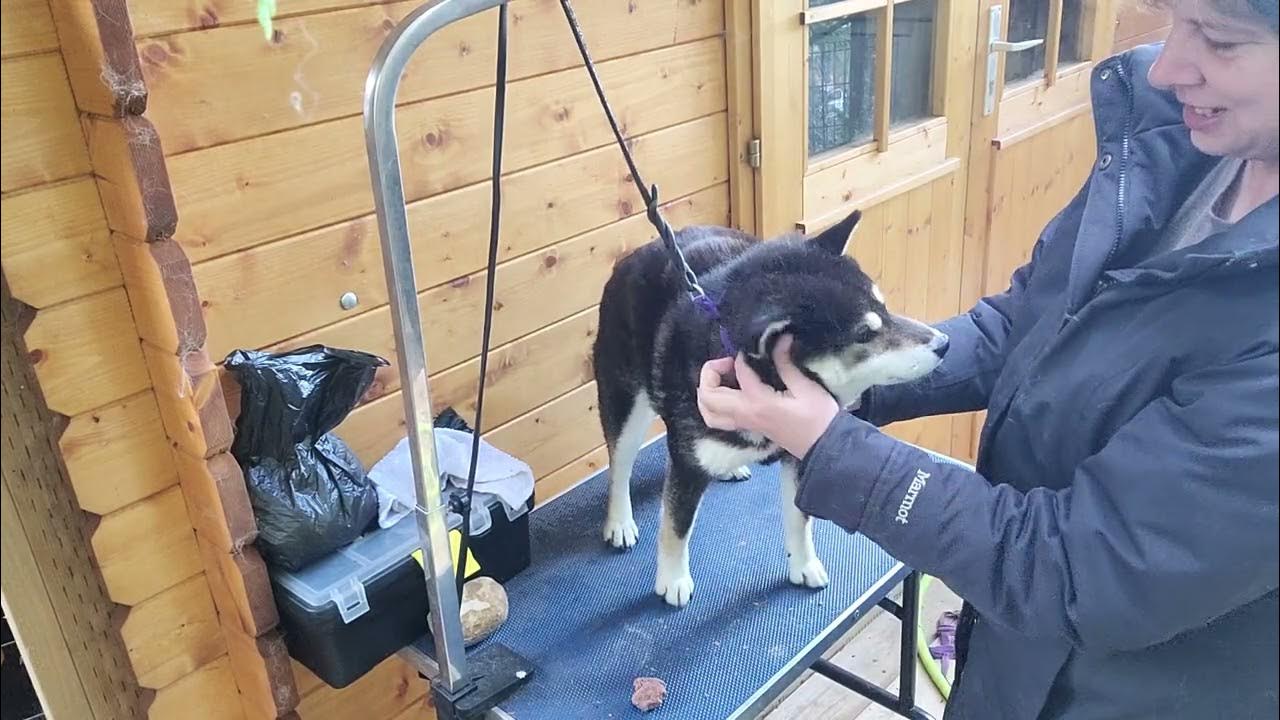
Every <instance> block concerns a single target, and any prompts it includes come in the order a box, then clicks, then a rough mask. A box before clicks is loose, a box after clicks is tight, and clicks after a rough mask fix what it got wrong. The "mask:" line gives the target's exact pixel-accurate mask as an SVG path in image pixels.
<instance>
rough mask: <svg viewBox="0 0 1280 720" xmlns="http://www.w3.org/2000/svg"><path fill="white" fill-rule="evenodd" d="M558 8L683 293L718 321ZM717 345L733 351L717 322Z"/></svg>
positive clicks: (570, 15)
mask: <svg viewBox="0 0 1280 720" xmlns="http://www.w3.org/2000/svg"><path fill="white" fill-rule="evenodd" d="M560 7H561V8H563V9H564V17H565V20H567V21H568V22H569V29H571V30H573V39H574V41H575V42H576V43H577V44H578V52H579V53H580V54H581V55H582V62H583V64H584V65H585V66H586V68H587V74H589V75H590V76H591V84H592V85H593V86H595V89H596V97H598V98H600V107H601V108H603V109H604V114H605V117H606V118H608V119H609V127H611V128H613V137H614V139H615V140H617V142H618V147H619V148H621V149H622V157H623V158H624V159H625V160H626V161H627V169H628V170H630V171H631V179H632V181H634V182H635V184H636V189H637V190H639V191H640V197H641V198H643V199H644V205H645V214H646V215H647V216H648V218H649V223H650V224H652V225H653V227H654V229H656V230H657V231H658V235H659V237H661V238H662V244H663V245H664V246H665V247H666V248H667V254H668V255H670V256H671V261H672V262H673V263H674V265H675V267H676V268H678V269H679V270H680V271H681V273H682V274H683V275H684V285H685V292H687V293H689V298H690V299H691V300H693V304H694V305H695V306H696V307H697V308H698V309H699V310H701V311H702V313H703V314H704V315H706V316H707V317H708V318H710V319H711V320H713V321H715V322H716V323H717V324H719V323H720V310H719V308H718V307H717V306H716V303H715V301H714V300H712V299H711V298H710V297H709V296H708V295H707V293H706V292H705V291H704V290H703V289H702V285H700V284H699V283H698V276H697V274H696V273H694V272H693V268H691V267H689V263H688V261H686V260H685V257H684V253H683V252H681V251H680V247H679V246H678V245H676V239H675V233H673V232H672V231H671V226H670V225H668V224H667V221H666V218H664V217H662V211H661V210H660V209H659V208H658V186H657V185H654V186H652V190H650V189H649V187H647V186H646V185H645V184H644V181H643V180H641V179H640V170H639V169H637V168H636V163H635V160H633V159H632V157H631V148H629V147H627V142H626V140H624V139H623V137H622V131H621V130H619V129H618V121H617V120H616V119H615V118H614V116H613V109H612V108H610V107H609V101H608V100H606V99H605V96H604V88H602V87H601V86H600V78H599V76H598V75H596V66H595V63H594V62H592V61H591V54H590V53H589V52H588V51H587V43H586V41H585V40H584V39H583V37H582V28H581V27H580V26H579V25H578V18H577V16H576V15H574V12H573V6H572V5H571V4H570V3H569V0H560ZM720 344H721V345H723V346H724V351H725V353H726V354H728V355H729V356H730V357H732V356H733V355H734V354H736V350H735V349H734V347H733V342H732V341H731V340H730V339H729V333H728V331H726V330H725V328H724V325H720Z"/></svg>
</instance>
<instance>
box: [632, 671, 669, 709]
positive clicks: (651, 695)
mask: <svg viewBox="0 0 1280 720" xmlns="http://www.w3.org/2000/svg"><path fill="white" fill-rule="evenodd" d="M632 686H633V687H634V688H635V692H633V693H632V694H631V704H632V705H635V706H636V707H637V708H640V709H641V710H643V711H644V712H649V711H650V710H653V709H654V708H656V707H658V706H660V705H662V701H663V700H666V699H667V684H666V683H664V682H663V681H662V680H660V679H658V678H655V677H638V678H636V679H635V682H633V683H632Z"/></svg>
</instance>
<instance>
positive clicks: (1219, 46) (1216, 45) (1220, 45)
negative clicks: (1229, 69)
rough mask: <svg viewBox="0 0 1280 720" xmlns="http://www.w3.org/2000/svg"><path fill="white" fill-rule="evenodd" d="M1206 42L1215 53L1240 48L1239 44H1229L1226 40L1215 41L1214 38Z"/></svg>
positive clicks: (1207, 39)
mask: <svg viewBox="0 0 1280 720" xmlns="http://www.w3.org/2000/svg"><path fill="white" fill-rule="evenodd" d="M1204 41H1205V43H1206V44H1208V46H1209V48H1210V49H1211V50H1213V51H1214V52H1230V51H1232V50H1235V49H1236V48H1238V47H1240V43H1237V42H1228V41H1225V40H1214V39H1213V38H1209V37H1206V38H1205V39H1204Z"/></svg>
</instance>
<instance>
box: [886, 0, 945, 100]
mask: <svg viewBox="0 0 1280 720" xmlns="http://www.w3.org/2000/svg"><path fill="white" fill-rule="evenodd" d="M936 11H937V1H936V0H911V2H904V3H899V4H898V5H896V6H894V8H893V67H891V68H890V69H889V74H890V76H891V77H890V81H889V89H890V99H889V124H890V125H901V124H903V123H908V122H911V121H913V120H920V119H922V118H926V117H929V116H930V115H932V114H933V113H932V112H930V109H931V108H930V107H929V106H930V104H931V103H930V97H931V93H932V84H933V49H934V47H935V43H934V41H933V40H934V17H936V14H935V13H936Z"/></svg>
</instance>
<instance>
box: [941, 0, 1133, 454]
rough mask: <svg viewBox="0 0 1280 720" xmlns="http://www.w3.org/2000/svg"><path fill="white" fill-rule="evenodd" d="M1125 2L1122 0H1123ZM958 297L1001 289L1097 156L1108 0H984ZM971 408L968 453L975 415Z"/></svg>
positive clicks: (967, 299)
mask: <svg viewBox="0 0 1280 720" xmlns="http://www.w3.org/2000/svg"><path fill="white" fill-rule="evenodd" d="M1120 1H1121V2H1125V1H1127V0H1120ZM977 5H978V6H979V9H980V10H979V12H980V18H979V23H980V24H979V38H978V43H977V45H978V47H977V63H976V65H975V69H976V75H975V78H974V81H975V82H974V102H973V105H972V111H973V123H972V134H971V136H970V152H969V163H968V178H967V184H968V195H967V202H966V205H967V208H966V212H965V223H966V228H965V232H966V235H968V236H969V237H970V238H971V239H972V240H973V242H971V243H969V245H968V246H967V250H968V252H967V255H966V259H965V263H966V267H969V268H974V271H973V272H967V273H966V274H965V276H964V281H965V285H964V287H963V289H962V291H961V295H962V302H963V303H964V304H965V305H966V306H968V305H971V304H972V303H973V302H974V301H976V300H977V299H978V298H979V297H981V296H982V295H986V294H989V293H996V292H1000V291H1001V290H1003V289H1005V288H1006V287H1008V284H1009V280H1010V276H1011V275H1012V273H1013V271H1014V270H1016V269H1017V268H1018V267H1019V266H1020V265H1022V264H1023V263H1025V262H1026V261H1027V259H1029V257H1030V255H1031V250H1032V247H1033V246H1034V244H1035V241H1036V239H1037V238H1038V237H1039V235H1040V232H1041V231H1042V230H1043V228H1044V227H1045V225H1046V224H1047V223H1048V222H1049V220H1050V219H1052V217H1053V216H1054V215H1056V214H1057V213H1058V211H1060V210H1061V209H1062V208H1063V207H1064V206H1065V205H1066V204H1067V203H1068V202H1069V201H1070V200H1071V198H1072V197H1073V196H1074V195H1075V194H1076V192H1077V191H1078V190H1079V189H1080V186H1081V184H1082V183H1083V182H1084V180H1085V178H1086V177H1087V176H1088V174H1089V172H1090V170H1091V169H1092V166H1093V163H1094V161H1095V156H1096V151H1095V144H1096V143H1095V140H1094V128H1093V117H1092V113H1091V112H1090V108H1091V104H1090V98H1089V83H1090V78H1091V73H1090V71H1091V70H1092V68H1093V66H1094V65H1095V64H1096V63H1097V62H1098V61H1100V60H1102V59H1104V58H1106V57H1108V56H1109V55H1111V54H1112V52H1113V51H1114V45H1113V42H1114V37H1115V32H1116V5H1115V4H1114V3H1113V0H1050V1H1049V2H1045V0H981V1H980V2H979V3H977ZM978 419H980V416H975V422H974V428H973V430H972V432H971V436H970V442H971V446H970V453H969V454H970V455H973V454H975V453H976V443H977V437H978V434H979V432H978V431H979V430H980V428H981V424H980V422H977V421H976V420H978Z"/></svg>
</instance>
